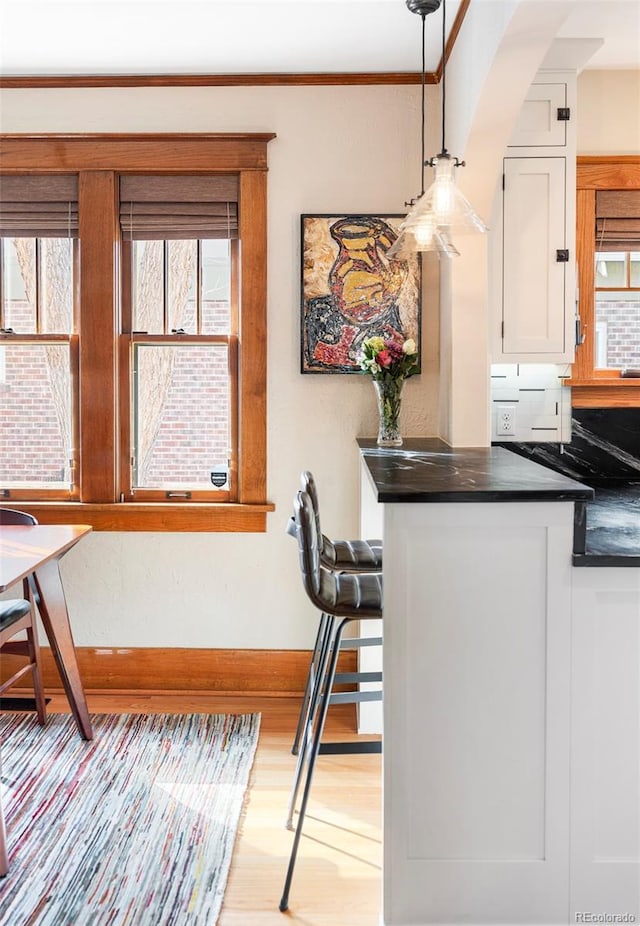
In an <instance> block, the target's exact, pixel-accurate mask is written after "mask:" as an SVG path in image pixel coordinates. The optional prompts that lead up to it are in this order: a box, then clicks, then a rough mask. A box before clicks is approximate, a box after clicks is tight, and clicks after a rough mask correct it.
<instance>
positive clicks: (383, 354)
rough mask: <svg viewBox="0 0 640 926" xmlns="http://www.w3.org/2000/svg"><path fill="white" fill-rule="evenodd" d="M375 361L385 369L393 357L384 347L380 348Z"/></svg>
mask: <svg viewBox="0 0 640 926" xmlns="http://www.w3.org/2000/svg"><path fill="white" fill-rule="evenodd" d="M376 363H378V364H379V365H380V366H381V367H384V369H385V370H386V369H388V368H389V367H390V366H391V364H392V363H393V357H392V356H391V354H390V353H389V351H388V350H387V349H386V348H385V350H381V351H380V353H379V354H378V356H377V357H376Z"/></svg>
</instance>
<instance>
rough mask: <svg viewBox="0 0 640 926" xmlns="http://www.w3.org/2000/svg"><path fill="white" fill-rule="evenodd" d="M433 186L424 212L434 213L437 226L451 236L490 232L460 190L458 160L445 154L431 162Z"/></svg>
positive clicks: (427, 194) (424, 206)
mask: <svg viewBox="0 0 640 926" xmlns="http://www.w3.org/2000/svg"><path fill="white" fill-rule="evenodd" d="M431 164H432V166H433V167H434V168H435V177H434V180H433V183H432V184H431V186H430V187H429V189H428V190H427V192H426V193H425V194H424V196H423V197H422V200H424V205H423V209H427V210H429V211H430V212H431V215H432V218H433V221H434V222H435V224H436V225H437V226H438V227H439V228H441V229H444V230H446V231H448V232H454V231H455V232H475V231H478V232H486V231H488V228H487V226H486V225H485V223H484V222H483V220H482V219H481V218H480V216H479V215H478V213H477V212H476V211H475V210H474V208H473V206H472V205H471V203H470V202H469V200H468V199H467V198H466V196H465V195H464V194H463V193H462V192H461V191H460V190H459V189H458V187H457V186H456V177H455V170H456V167H457V166H458V165H457V164H456V160H455V158H452V157H451V156H450V155H449V154H447V153H446V152H441V153H440V154H439V155H438V156H437V157H435V158H433V159H432V161H431ZM407 218H409V216H407Z"/></svg>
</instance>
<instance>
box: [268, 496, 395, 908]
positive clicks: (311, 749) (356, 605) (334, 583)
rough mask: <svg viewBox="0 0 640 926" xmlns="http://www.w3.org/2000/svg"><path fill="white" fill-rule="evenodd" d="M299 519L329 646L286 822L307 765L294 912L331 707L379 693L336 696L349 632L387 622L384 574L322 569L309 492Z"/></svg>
mask: <svg viewBox="0 0 640 926" xmlns="http://www.w3.org/2000/svg"><path fill="white" fill-rule="evenodd" d="M294 518H295V525H296V536H297V539H298V552H299V556H300V572H301V575H302V582H303V585H304V589H305V591H306V593H307V596H308V597H309V599H310V601H311V602H312V603H313V604H314V605H315V607H316V608H318V610H319V611H320V612H321V613H322V614H323V615H324V616H325V617H326V620H327V633H326V636H327V638H328V640H329V643H328V645H327V646H326V647H325V648H324V650H323V653H322V655H321V658H320V662H319V666H318V673H317V682H316V684H315V685H314V686H313V690H312V693H311V697H310V700H309V704H308V706H307V710H306V713H305V721H304V728H303V731H302V735H301V748H300V750H299V754H298V762H297V767H296V773H295V777H294V782H293V788H292V791H291V797H290V800H289V811H288V821H287V822H288V824H291V821H292V820H293V814H294V810H295V805H296V801H297V796H298V791H299V788H300V785H301V783H302V778H303V774H304V769H305V765H306V777H305V782H304V789H303V792H302V800H301V804H300V810H299V813H298V824H297V826H296V830H295V835H294V839H293V846H292V849H291V856H290V858H289V866H288V869H287V874H286V878H285V883H284V889H283V893H282V898H281V900H280V905H279V908H280V910H281V911H282V912H284V911H286V910H287V909H288V908H289V891H290V888H291V881H292V878H293V872H294V868H295V863H296V858H297V854H298V846H299V843H300V837H301V835H302V826H303V823H304V817H305V814H306V810H307V803H308V801H309V793H310V790H311V782H312V779H313V771H314V768H315V763H316V759H317V757H318V754H319V752H320V744H321V740H322V733H323V729H324V724H325V721H326V718H327V711H328V709H329V704H330V703H336V701H339V702H342V703H344V702H345V701H347V699H348V700H370V699H369V697H368V695H370V694H371V695H373V694H374V692H339V693H334V692H333V685H334V682H335V677H336V668H337V665H338V656H339V655H340V645H341V641H342V635H343V632H344V629H345V627H346V626H347V625H348V624H349V623H350V622H351V621H354V620H363V619H367V620H371V619H381V618H382V575H381V574H380V573H361V574H354V573H345V572H335V571H333V570H331V569H327V568H326V567H324V566H322V565H321V561H320V548H321V544H322V538H321V536H318V530H317V524H316V517H315V513H314V510H313V504H312V502H311V498H310V496H309V495H308V493H306V492H302V491H300V492H298V493H297V495H296V498H295V502H294ZM363 745H365V744H363ZM371 745H377V744H371Z"/></svg>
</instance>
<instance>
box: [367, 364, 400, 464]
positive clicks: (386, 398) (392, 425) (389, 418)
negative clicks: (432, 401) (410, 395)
mask: <svg viewBox="0 0 640 926" xmlns="http://www.w3.org/2000/svg"><path fill="white" fill-rule="evenodd" d="M403 384H404V380H403V379H401V378H400V379H392V378H391V377H390V378H388V379H382V380H379V379H374V381H373V385H374V388H375V390H376V397H377V400H378V446H380V447H401V446H402V435H401V434H400V404H401V402H402V386H403Z"/></svg>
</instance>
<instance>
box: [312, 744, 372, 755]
mask: <svg viewBox="0 0 640 926" xmlns="http://www.w3.org/2000/svg"><path fill="white" fill-rule="evenodd" d="M359 753H368V754H377V755H380V754H381V753H382V742H381V741H374V742H367V743H356V742H351V743H320V755H325V756H342V755H351V754H359Z"/></svg>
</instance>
